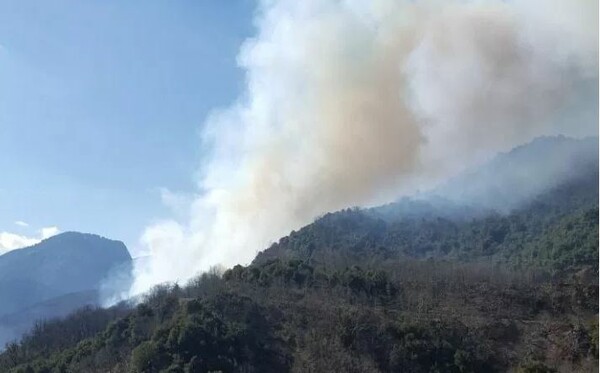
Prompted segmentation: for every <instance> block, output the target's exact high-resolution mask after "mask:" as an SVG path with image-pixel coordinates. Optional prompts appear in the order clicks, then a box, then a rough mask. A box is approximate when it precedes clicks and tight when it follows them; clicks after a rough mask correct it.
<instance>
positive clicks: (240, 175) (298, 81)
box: [132, 0, 598, 293]
mask: <svg viewBox="0 0 600 373" xmlns="http://www.w3.org/2000/svg"><path fill="white" fill-rule="evenodd" d="M259 8H260V9H259V12H258V13H257V14H258V16H257V19H256V25H257V27H258V34H257V35H256V37H254V38H252V39H249V40H248V41H246V43H245V44H244V45H243V47H242V50H241V52H240V55H239V62H240V64H241V66H242V67H243V68H244V69H245V70H246V73H247V87H246V92H245V93H244V95H243V96H242V97H241V98H240V99H239V101H238V102H236V103H235V104H234V105H232V106H231V107H230V108H228V109H226V110H223V111H219V112H215V113H214V114H213V115H212V116H211V117H210V118H209V119H208V120H207V123H206V125H205V130H204V142H205V143H204V144H203V146H205V147H210V149H211V156H210V157H209V158H208V160H207V161H206V162H205V164H203V165H202V168H201V170H202V176H201V178H200V180H199V185H198V190H199V191H198V194H197V196H195V198H193V201H192V202H191V203H190V206H189V211H188V212H187V214H183V215H184V216H187V217H186V218H185V219H180V220H178V221H176V220H172V221H166V222H162V223H159V224H156V225H153V226H151V227H148V228H147V229H146V231H145V232H144V234H143V237H142V243H143V245H144V247H146V248H147V249H148V251H149V253H150V255H151V259H150V260H149V261H147V264H145V265H144V266H143V267H139V268H137V269H136V281H135V284H134V286H133V289H132V292H133V293H137V292H140V291H143V290H146V289H147V288H148V287H149V286H151V285H153V284H156V283H158V282H163V281H174V280H185V279H187V278H189V277H191V276H193V275H195V274H196V273H198V272H200V271H204V270H207V269H208V268H210V267H211V266H214V265H217V264H221V265H225V266H231V265H233V264H236V263H247V262H249V261H250V260H251V259H252V258H253V257H254V255H255V254H256V252H257V251H258V250H261V249H264V248H266V246H267V245H268V244H269V243H270V242H272V241H274V240H276V239H278V238H279V237H280V236H282V235H285V234H287V233H289V231H290V230H292V229H295V228H298V227H300V226H301V225H303V224H306V223H308V222H310V221H311V220H312V219H314V217H316V216H318V215H320V214H322V213H324V212H327V211H332V210H337V209H340V208H344V207H348V206H353V205H369V204H374V203H381V202H385V201H388V200H390V199H392V198H394V197H397V196H398V195H399V194H401V193H408V192H410V191H412V190H413V189H414V188H416V187H418V186H422V185H424V184H423V183H427V182H434V181H436V180H439V179H441V178H444V177H447V176H449V175H451V174H453V173H455V172H457V171H459V170H460V169H461V168H464V167H467V166H469V165H472V164H473V163H474V162H477V161H479V160H481V159H482V158H484V157H486V156H488V155H490V154H493V153H495V152H497V151H500V150H506V149H508V148H510V147H512V146H514V145H516V144H519V143H522V142H524V141H527V140H529V139H531V138H533V137H535V136H539V135H542V134H548V133H565V134H571V133H580V132H581V126H580V124H579V123H573V122H568V121H563V120H557V119H556V118H560V117H561V115H562V116H563V117H564V113H567V112H569V110H570V109H571V108H570V103H572V102H573V97H579V96H577V95H578V94H579V95H581V92H580V91H581V89H580V88H581V87H590V86H591V87H595V88H594V89H591V92H592V93H591V95H592V96H593V97H586V100H587V99H589V101H587V102H588V103H589V104H586V105H585V106H586V107H588V106H590V105H591V106H590V107H591V109H590V110H591V111H592V112H593V113H595V115H597V102H598V101H597V100H598V97H597V80H598V75H597V71H598V30H597V29H598V19H597V16H598V4H597V2H596V1H593V0H590V1H587V0H577V1H574V0H561V1H558V0H552V1H547V0H544V1H542V0H531V1H519V2H517V1H515V2H506V1H500V0H497V1H448V0H445V1H408V0H407V1H397V0H374V1H361V0H355V1H353V0H347V1H341V0H340V1H322V0H303V1H297V0H280V1H263V2H262V3H261V4H260V5H259ZM588 109H589V107H588ZM593 128H594V131H597V129H596V127H595V123H594V124H593Z"/></svg>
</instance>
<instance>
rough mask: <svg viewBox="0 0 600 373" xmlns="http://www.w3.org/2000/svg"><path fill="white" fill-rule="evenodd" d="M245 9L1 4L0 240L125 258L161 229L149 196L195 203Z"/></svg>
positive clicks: (228, 91) (235, 71) (242, 0)
mask: <svg viewBox="0 0 600 373" xmlns="http://www.w3.org/2000/svg"><path fill="white" fill-rule="evenodd" d="M254 5H255V4H254V2H253V1H251V0H236V1H216V0H213V1H208V0H206V1H203V0H186V1H184V0H180V1H158V0H156V1H121V0H119V1H117V0H109V1H107V0H94V1H92V0H84V1H81V0H53V1H30V0H4V1H2V2H0V150H1V156H0V167H1V169H2V170H3V172H2V176H3V177H2V182H1V183H0V232H4V233H6V232H11V233H14V234H18V235H24V236H35V235H40V237H41V232H39V231H38V230H39V229H41V228H42V227H49V226H57V227H58V228H59V229H60V230H63V231H64V230H78V231H85V232H93V233H98V234H101V235H104V236H107V237H110V238H114V239H120V240H124V241H125V242H126V243H127V244H129V245H130V246H131V245H134V244H135V242H136V240H137V238H138V236H139V234H140V233H141V231H142V229H143V227H144V226H146V225H147V224H148V223H151V222H152V221H153V220H155V219H159V218H161V217H163V216H166V215H168V213H169V212H168V211H167V210H166V208H165V207H164V206H163V205H162V204H161V198H160V188H167V189H169V190H173V191H178V192H184V193H185V192H191V191H193V190H194V174H195V172H196V171H197V169H198V167H199V164H200V162H199V159H200V157H201V156H202V149H201V147H200V146H199V129H200V128H201V126H202V123H203V121H204V119H205V118H206V116H207V114H208V113H209V112H210V111H211V110H212V109H215V108H219V107H224V106H226V105H228V104H230V103H231V102H232V101H234V100H235V99H236V97H237V96H238V95H239V93H240V91H241V90H242V88H243V79H244V76H243V72H242V71H241V70H240V69H239V68H238V67H237V64H236V55H237V52H238V49H239V46H240V44H241V43H242V42H243V40H244V39H245V38H247V37H248V36H250V35H251V34H252V31H253V26H252V15H253V9H254ZM16 222H20V223H18V224H16ZM23 223H26V224H23Z"/></svg>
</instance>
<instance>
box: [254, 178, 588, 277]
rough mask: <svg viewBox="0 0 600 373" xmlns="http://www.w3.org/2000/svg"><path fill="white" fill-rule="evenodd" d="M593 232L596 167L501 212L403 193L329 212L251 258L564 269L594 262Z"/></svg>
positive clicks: (549, 271)
mask: <svg viewBox="0 0 600 373" xmlns="http://www.w3.org/2000/svg"><path fill="white" fill-rule="evenodd" d="M437 203H438V204H440V202H437ZM399 211H400V212H401V213H398V212H399ZM415 211H418V212H419V213H415ZM598 234H599V232H598V173H597V171H596V172H592V173H591V174H589V175H585V176H584V177H581V178H578V179H575V180H571V181H570V182H568V183H565V184H563V185H560V186H559V187H557V188H554V189H553V190H551V191H548V192H546V193H544V194H542V195H540V196H538V197H537V198H536V199H534V200H532V201H530V202H528V203H527V204H525V205H523V206H521V207H520V208H518V209H515V210H514V211H512V212H511V213H507V214H500V213H496V212H489V211H478V210H477V209H476V208H475V207H472V208H465V207H464V206H453V205H452V204H450V203H445V204H441V207H440V206H437V205H436V204H434V203H432V202H415V201H409V200H404V201H401V202H398V203H396V204H392V205H388V206H384V207H380V208H374V209H370V210H361V209H347V210H344V211H340V212H337V213H329V214H326V215H325V216H323V217H321V218H320V219H318V220H317V221H315V222H314V223H313V224H310V225H308V226H306V227H304V228H302V229H301V230H299V231H297V232H292V233H291V234H290V235H289V236H287V237H284V238H282V239H281V240H280V241H279V242H278V243H276V244H274V245H272V246H271V247H270V248H269V249H267V250H265V251H264V252H262V253H259V255H258V256H257V258H256V259H255V262H264V261H266V260H269V259H271V258H289V259H302V260H313V261H323V262H329V261H331V260H339V258H338V257H340V256H341V257H342V259H341V260H345V259H347V258H348V257H350V258H351V260H358V261H365V260H366V261H370V260H372V261H376V262H380V261H382V260H395V261H396V260H398V259H405V258H419V259H426V258H438V259H449V260H458V261H462V262H477V261H485V262H494V263H497V264H498V265H501V266H503V267H507V268H512V269H517V270H522V269H532V270H543V271H546V272H548V273H565V272H567V271H569V270H577V269H578V268H580V267H581V266H584V265H588V264H589V265H592V266H594V268H595V270H597V269H598ZM339 253H341V254H340V255H338V254H339Z"/></svg>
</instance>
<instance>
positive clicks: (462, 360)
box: [0, 138, 598, 373]
mask: <svg viewBox="0 0 600 373" xmlns="http://www.w3.org/2000/svg"><path fill="white" fill-rule="evenodd" d="M581 141H582V142H581ZM588 141H592V142H593V141H596V144H597V139H592V140H589V139H586V140H572V139H565V138H556V139H555V138H545V139H540V140H537V141H534V142H533V143H531V144H528V145H524V146H523V147H520V148H517V149H515V150H514V151H513V152H509V153H507V154H504V155H500V156H499V157H498V158H496V159H495V160H493V161H492V162H491V163H490V164H488V165H485V166H484V169H481V170H479V171H476V172H475V173H470V174H467V175H463V176H462V177H459V178H457V179H455V180H454V181H452V183H462V182H465V180H471V181H472V182H473V183H475V182H477V183H479V185H485V183H484V181H486V180H484V179H487V177H488V176H489V175H498V177H499V179H498V180H497V181H495V182H494V183H492V184H491V185H493V186H494V187H496V190H495V191H493V192H490V194H489V196H493V195H498V196H506V198H505V197H502V199H501V200H502V201H504V202H503V203H504V204H505V205H504V207H503V208H501V209H495V208H494V207H493V205H491V204H487V203H480V201H476V200H477V199H474V200H473V201H472V202H473V203H468V204H464V203H463V202H462V200H461V199H458V198H457V199H452V198H450V197H449V195H447V196H441V195H440V194H439V193H438V194H436V195H435V196H428V197H427V198H425V197H423V196H419V198H418V199H403V200H400V201H398V202H395V203H392V204H389V205H386V206H381V207H377V208H372V209H348V210H344V211H340V212H336V213H330V214H327V215H325V216H323V217H321V218H319V219H317V220H316V221H315V222H314V223H312V224H309V225H308V226H306V227H304V228H302V229H300V230H298V231H297V232H292V233H291V234H290V235H289V236H287V237H284V238H282V239H280V240H279V242H277V243H276V244H273V245H272V246H271V247H269V248H267V249H266V250H265V251H263V252H262V253H260V254H259V255H258V256H257V257H256V259H255V260H254V262H253V263H252V264H251V265H249V266H245V267H244V266H240V265H238V266H235V267H234V268H231V269H229V270H227V271H225V272H224V273H223V274H219V273H216V272H214V273H207V274H203V275H201V276H199V277H198V278H196V279H194V280H193V281H191V282H190V283H188V284H187V285H186V286H184V287H180V286H178V285H161V286H157V287H156V288H155V289H154V290H153V291H151V292H150V293H149V294H147V295H146V297H145V298H144V300H143V301H142V302H141V303H140V304H138V305H136V306H130V305H127V304H119V305H117V306H114V307H112V308H109V309H106V310H101V309H83V310H81V311H79V312H77V313H76V314H73V315H71V316H69V317H67V318H65V319H64V320H52V321H48V322H46V323H43V324H40V325H38V327H36V328H35V329H34V330H32V331H31V332H30V333H29V334H27V335H26V336H25V338H24V339H23V340H22V341H21V342H20V343H18V344H17V343H15V344H11V345H9V346H8V348H7V350H6V351H5V352H4V353H2V354H0V370H2V371H9V372H50V371H58V372H84V371H85V372H106V371H111V372H182V373H183V372H210V371H223V372H287V371H289V372H331V371H343V372H357V373H358V372H505V371H515V372H574V371H579V372H596V371H597V366H598V157H597V148H596V149H593V147H588V148H587V150H582V151H581V154H580V155H578V156H576V157H574V158H569V157H573V154H574V153H573V152H572V151H565V150H564V149H567V148H568V149H571V150H573V149H574V148H580V149H583V148H585V146H583V145H582V144H583V143H586V144H587V143H588ZM596 146H597V145H596ZM554 147H556V149H555V151H553V150H552V149H553V148H554ZM540 149H544V151H543V152H540ZM561 149H562V150H561ZM592 150H593V154H590V153H589V152H590V151H592ZM541 154H545V155H548V154H554V156H552V157H550V156H547V157H546V156H542V157H541V158H539V157H540V156H541ZM561 154H562V155H561ZM583 155H585V157H583V158H582V157H581V156H583ZM567 158H568V159H567ZM515 159H519V160H520V162H519V165H520V166H522V167H525V166H526V165H529V166H528V167H530V168H529V169H528V170H527V169H526V168H519V169H518V172H517V173H516V174H520V175H534V174H536V172H537V169H538V168H540V167H542V166H543V165H544V164H545V163H548V164H547V169H550V168H553V169H554V170H553V171H552V172H551V174H552V177H547V179H546V180H547V182H548V184H546V185H541V184H540V185H539V186H538V188H536V191H535V192H530V191H527V192H523V190H522V189H519V187H518V185H519V184H518V183H517V184H514V180H515V179H514V178H512V176H510V175H513V174H512V173H511V172H509V170H510V169H511V167H512V166H511V164H513V163H514V160H515ZM526 159H529V161H524V160H526ZM583 159H587V161H584V160H583ZM573 162H575V163H573ZM550 163H551V164H550ZM490 165H491V166H490ZM557 165H561V166H560V167H559V166H557ZM485 167H492V168H493V169H495V170H501V169H503V170H505V171H503V172H500V173H498V174H496V173H494V172H492V173H489V172H488V171H486V170H485ZM561 170H562V171H561ZM549 174H550V173H546V175H549ZM473 175H480V176H478V177H475V176H473ZM482 175H485V176H482ZM503 178H508V179H509V180H511V181H509V182H506V181H503V180H504V179H503ZM517 179H518V178H517ZM523 180H524V179H523ZM548 180H551V182H550V181H548ZM511 188H512V189H513V190H514V192H515V193H514V194H515V195H517V197H518V198H514V199H513V198H510V197H511ZM476 189H477V190H478V191H481V193H482V195H486V197H485V198H483V199H482V200H483V201H487V200H488V197H487V196H488V194H486V193H488V192H485V191H483V190H481V189H478V188H476ZM439 190H441V189H439ZM439 190H438V191H439ZM532 190H533V189H532ZM484 192H485V193H484ZM521 192H522V193H521ZM474 193H475V192H474ZM434 194H435V193H434ZM509 199H510V201H511V203H512V204H511V205H510V206H508V205H506V204H507V202H506V201H508V200H509ZM513 201H514V202H513ZM82 325H85V328H82V327H81V326H82Z"/></svg>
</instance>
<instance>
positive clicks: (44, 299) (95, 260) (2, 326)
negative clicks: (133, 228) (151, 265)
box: [0, 232, 131, 344]
mask: <svg viewBox="0 0 600 373" xmlns="http://www.w3.org/2000/svg"><path fill="white" fill-rule="evenodd" d="M130 264H131V256H130V255H129V252H128V251H127V248H126V247H125V245H124V244H123V243H122V242H119V241H113V240H108V239H106V238H102V237H100V236H96V235H92V234H83V233H77V232H66V233H62V234H58V235H56V236H53V237H51V238H48V239H46V240H44V241H42V242H40V243H38V244H36V245H33V246H30V247H26V248H22V249H18V250H13V251H10V252H8V253H6V254H4V255H1V256H0V299H1V300H2V302H0V342H1V343H2V344H4V342H6V341H7V340H8V339H9V338H15V337H18V336H19V335H20V334H21V333H22V332H24V331H26V330H27V329H29V328H30V327H31V325H32V323H33V322H34V321H35V320H36V319H43V318H52V317H57V316H64V315H66V314H67V313H69V312H71V311H73V310H74V309H76V308H78V307H81V306H83V305H86V304H94V305H97V304H99V301H100V299H99V294H100V292H111V291H115V290H118V289H110V286H109V287H108V288H107V285H106V284H105V280H106V279H108V278H110V276H113V275H115V274H117V273H121V271H124V273H126V274H128V273H129V272H130V270H131V268H130ZM123 285H124V286H128V284H127V283H124V284H123Z"/></svg>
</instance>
